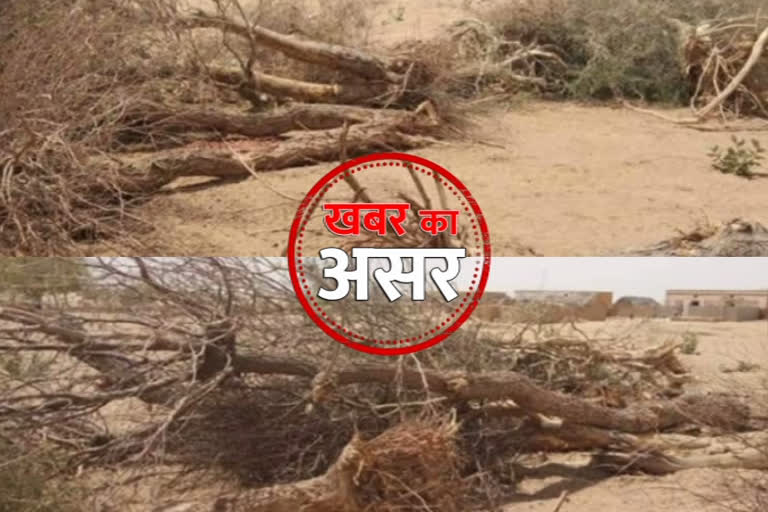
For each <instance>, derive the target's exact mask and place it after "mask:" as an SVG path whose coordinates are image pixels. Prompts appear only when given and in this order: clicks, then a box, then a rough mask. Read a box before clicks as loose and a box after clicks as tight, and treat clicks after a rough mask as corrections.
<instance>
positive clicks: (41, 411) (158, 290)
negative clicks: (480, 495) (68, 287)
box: [0, 258, 764, 511]
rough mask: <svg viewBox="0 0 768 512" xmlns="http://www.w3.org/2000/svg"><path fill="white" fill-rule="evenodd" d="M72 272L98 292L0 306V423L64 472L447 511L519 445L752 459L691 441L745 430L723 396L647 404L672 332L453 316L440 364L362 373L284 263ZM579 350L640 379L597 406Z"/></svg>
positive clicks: (666, 464)
mask: <svg viewBox="0 0 768 512" xmlns="http://www.w3.org/2000/svg"><path fill="white" fill-rule="evenodd" d="M85 264H86V265H88V268H90V269H91V273H92V275H93V276H95V277H97V278H98V281H97V282H99V283H104V284H103V285H98V286H96V285H91V286H95V288H94V289H93V290H91V292H92V293H96V292H98V293H97V294H96V295H94V298H93V299H90V300H91V302H87V303H84V304H80V305H79V306H77V307H69V306H66V305H63V306H55V307H53V306H50V305H46V306H44V307H43V308H42V309H35V308H29V307H26V306H24V305H23V304H16V305H13V304H6V305H3V306H2V307H1V308H0V338H2V341H0V359H2V360H3V361H7V363H4V366H3V368H19V369H25V368H28V367H29V368H31V369H32V370H31V371H32V372H31V373H30V372H29V371H27V370H13V371H10V372H9V371H7V370H0V383H1V384H2V385H1V386H0V423H2V425H3V428H7V429H10V430H9V431H13V432H17V433H19V435H20V436H21V437H20V438H19V439H20V440H22V439H23V440H24V442H26V443H30V446H33V445H34V444H35V443H40V442H49V441H50V440H51V439H53V440H54V442H56V443H57V445H60V446H62V447H64V448H66V451H67V453H68V454H69V456H70V457H71V458H72V461H73V462H72V463H73V465H74V467H78V466H80V465H85V466H93V465H96V466H99V465H103V464H109V465H120V464H125V463H129V464H139V463H142V461H144V460H145V459H146V458H147V457H149V456H152V457H158V458H160V459H163V460H168V461H173V462H175V463H177V464H184V465H190V466H192V467H194V466H203V467H210V465H211V464H212V463H215V464H221V465H222V466H223V467H226V468H228V470H231V471H233V470H235V469H236V468H238V467H240V466H243V472H244V473H245V474H248V475H251V476H249V478H254V477H253V475H259V477H258V478H257V482H258V489H255V490H250V491H247V492H245V493H244V495H243V496H242V497H240V498H238V499H235V501H236V502H238V503H240V504H241V505H243V506H245V505H246V504H247V505H248V506H251V507H253V506H256V505H258V506H261V507H262V508H263V509H264V510H281V508H280V507H282V509H285V510H295V509H296V507H299V506H300V507H306V510H315V511H325V510H350V511H357V510H368V509H370V508H367V507H371V506H381V507H384V508H381V509H377V508H374V509H375V510H393V509H396V508H397V507H405V509H408V507H411V509H414V510H416V509H418V506H419V505H418V504H421V505H420V506H423V503H428V504H430V505H429V506H432V507H437V509H440V510H451V508H450V507H455V509H456V510H465V509H467V507H468V505H466V503H465V502H464V501H463V500H465V499H467V498H469V497H471V493H469V491H467V492H465V491H462V490H460V489H462V487H461V484H460V482H463V481H465V479H466V478H469V477H470V476H471V475H472V474H473V473H475V472H477V471H491V469H490V468H491V467H494V466H493V464H494V461H496V460H503V459H505V458H507V457H510V456H511V454H520V453H526V452H532V451H533V452H535V451H570V450H589V451H593V450H594V451H595V452H598V453H600V454H601V456H600V457H603V458H600V457H598V458H597V459H596V463H600V464H603V465H605V466H606V467H607V466H609V464H608V462H609V461H610V460H613V461H614V462H617V461H627V462H628V461H630V460H631V461H636V464H635V465H634V466H632V465H629V466H627V467H630V468H634V469H636V470H640V471H648V472H668V471H674V470H676V469H684V468H686V467H698V466H701V465H712V466H715V467H750V468H752V467H761V466H762V465H763V464H764V461H763V459H761V458H760V457H759V455H758V454H757V453H753V452H752V451H750V449H749V448H750V447H749V445H745V446H746V448H744V449H742V448H739V447H737V446H735V445H734V447H732V448H729V451H727V452H723V453H721V454H719V455H720V456H718V457H714V456H709V455H708V456H706V457H702V456H701V455H700V454H699V453H697V452H696V451H695V450H696V449H704V450H706V449H707V448H708V446H709V443H710V442H711V440H712V439H713V436H728V435H731V434H733V433H734V432H736V431H743V430H750V429H755V428H759V422H758V423H756V421H757V420H756V418H753V417H752V413H751V410H750V407H749V406H748V404H746V403H744V401H743V400H742V399H739V398H736V397H735V396H732V395H728V394H715V393H710V394H689V393H685V392H684V391H681V393H680V396H678V397H677V398H673V399H668V398H664V397H665V396H666V392H665V388H666V387H667V385H668V383H670V382H679V383H681V384H682V383H684V382H685V380H684V379H680V377H682V376H684V373H681V372H683V371H684V368H681V366H680V362H679V360H677V359H676V357H675V352H676V351H677V350H678V348H679V344H677V343H665V344H662V345H660V346H657V347H652V348H649V349H645V350H624V349H621V348H616V347H614V348H611V347H604V346H602V345H600V344H598V342H596V341H594V340H593V341H591V342H590V341H588V340H580V339H567V338H564V337H558V338H552V337H549V338H544V339H536V340H530V339H529V340H526V341H524V342H522V343H515V342H512V343H507V344H506V345H505V346H500V345H499V342H498V340H492V341H486V340H485V338H477V337H472V336H475V335H477V336H479V334H475V335H473V334H472V332H475V331H472V330H471V326H470V327H469V328H468V329H470V330H467V329H466V328H465V329H464V330H462V331H460V332H457V333H456V334H455V335H454V337H455V340H452V341H454V342H455V345H454V347H453V348H454V349H455V350H454V352H452V353H451V354H453V355H451V354H448V353H446V354H443V355H439V354H438V353H434V354H431V355H433V356H434V358H435V359H426V358H425V359H424V360H423V362H420V361H417V360H414V361H411V359H404V360H400V361H393V362H389V363H378V364H372V363H370V362H369V361H367V360H363V359H360V358H356V357H355V355H354V354H349V353H348V352H344V353H340V355H337V356H334V357H333V358H329V357H328V355H327V352H328V346H327V341H325V340H318V339H317V334H316V332H315V331H314V330H313V329H312V328H311V327H309V326H307V324H306V323H304V320H303V319H304V317H303V315H301V313H300V310H299V309H297V308H298V306H297V305H296V304H295V301H294V300H292V295H291V291H290V290H289V289H287V288H286V284H285V282H284V281H282V280H281V279H280V278H279V275H280V272H284V269H281V268H280V267H275V266H274V263H273V262H270V261H269V260H263V261H262V260H248V259H238V258H169V259H163V258H157V259H155V258H134V259H132V260H131V261H126V260H125V259H120V258H117V259H101V260H92V261H89V262H86V263H85ZM101 286H105V288H104V290H103V291H100V290H101ZM107 298H109V299H110V301H111V302H110V301H107ZM406 320H408V321H409V319H407V318H402V319H401V321H406ZM285 332H291V333H292V336H291V337H289V338H286V336H285ZM480 332H481V331H476V333H480ZM483 336H484V335H483ZM463 337H468V338H467V339H466V340H463V339H462V338H463ZM488 343H490V344H488ZM463 344H466V346H472V347H473V350H474V351H475V352H477V351H483V350H492V351H493V352H494V354H495V357H494V358H493V360H492V363H486V365H488V366H489V367H488V368H481V369H475V370H468V369H466V368H462V365H460V364H457V363H456V361H457V360H458V359H456V358H457V356H459V352H460V351H461V349H462V346H463ZM585 345H586V346H585ZM278 346H280V348H276V347H278ZM502 349H503V350H502ZM554 350H557V352H553V351H554ZM456 351H459V352H456ZM532 352H536V353H539V354H555V353H556V354H557V356H556V357H557V358H558V359H562V360H567V359H568V358H573V362H572V363H571V364H570V365H569V366H563V368H571V369H572V371H573V376H572V378H573V380H572V381H571V382H570V383H569V384H568V386H565V387H564V386H563V383H562V382H558V381H555V380H552V379H550V378H548V377H547V376H546V375H545V374H541V373H540V371H539V370H538V366H539V365H538V364H537V362H536V360H532V359H528V360H526V359H524V358H522V357H521V356H523V355H524V354H530V353H532ZM449 356H450V357H452V358H453V359H451V358H449ZM507 357H508V358H510V359H505V358H507ZM583 358H586V359H595V360H598V361H602V363H601V364H604V365H606V366H604V367H603V371H604V372H606V373H607V374H608V375H609V376H616V375H621V372H622V371H623V369H626V370H627V371H633V372H634V371H640V372H643V373H642V374H643V375H647V376H649V379H650V380H649V384H648V385H649V386H654V387H655V388H652V387H647V388H641V389H639V390H638V391H637V392H636V393H635V394H632V393H624V394H625V399H626V403H623V404H619V403H616V402H614V401H612V400H610V399H609V398H608V397H601V396H600V395H599V394H594V393H593V390H594V389H595V388H599V387H601V386H602V385H603V384H600V383H599V382H597V381H598V380H599V379H600V377H599V376H598V374H594V373H591V372H589V371H585V370H584V368H585V366H584V364H585V363H584V362H583ZM513 360H520V361H523V362H522V363H521V364H520V365H516V366H511V365H509V363H508V361H513ZM525 361H528V362H527V363H526V362H525ZM35 362H38V363H36V364H40V365H41V366H30V365H31V364H32V363H35ZM505 367H507V368H505ZM509 367H512V368H514V370H510V369H509ZM563 371H568V370H563ZM41 372H42V373H41ZM40 375H43V376H44V377H43V378H40ZM651 377H652V378H651ZM667 378H669V379H670V380H665V379H667ZM574 380H575V381H581V382H582V384H581V385H579V386H574V385H573V381H574ZM605 382H606V384H605V385H610V384H609V383H610V379H606V381H605ZM565 389H568V390H570V392H566V391H564V390H565ZM654 389H655V391H656V392H655V393H651V392H652V391H654ZM647 396H654V397H655V398H650V399H649V398H647ZM289 397H290V400H288V404H289V406H288V408H285V406H284V405H281V404H283V403H284V402H286V399H287V398H289ZM125 400H133V402H132V404H133V405H132V406H131V409H132V412H134V413H137V412H139V409H140V407H137V405H136V404H137V403H142V402H143V403H145V404H148V406H151V410H152V411H153V412H152V413H151V414H150V415H149V416H146V417H143V419H142V420H141V421H139V422H137V424H136V425H135V426H134V427H131V428H128V429H125V428H123V429H117V428H115V427H110V426H109V421H107V422H106V424H105V423H104V422H103V421H102V422H101V423H100V422H95V421H91V420H90V419H89V418H91V417H94V416H95V415H102V414H105V413H104V412H103V411H104V410H105V408H108V407H112V406H114V405H115V404H117V403H119V402H121V401H125ZM414 417H416V418H421V420H419V421H416V422H414V421H412V420H411V419H408V418H414ZM425 417H426V418H428V419H426V420H424V418H425ZM429 418H432V419H429ZM435 418H442V419H440V420H435ZM422 420H423V421H422ZM435 421H436V423H435ZM677 431H685V432H687V433H688V434H687V435H686V436H681V435H679V434H676V433H675V432H677ZM211 432H228V435H226V436H211V435H210V434H211ZM354 432H359V434H358V435H355V434H354ZM697 433H698V434H697ZM286 439H288V440H290V441H289V442H288V443H286ZM318 439H320V440H322V441H320V442H318ZM350 439H351V441H350ZM406 439H407V440H408V441H405V440H406ZM45 440H48V441H45ZM251 449H253V450H255V454H253V453H251V452H248V453H244V450H245V451H247V450H251ZM681 450H683V452H681ZM757 451H758V452H759V451H760V450H759V449H757ZM610 456H615V458H614V459H610ZM310 459H314V460H315V463H313V464H311V465H309V466H306V465H304V464H299V465H298V466H296V467H295V468H294V467H293V466H292V464H295V463H296V461H303V460H310ZM468 460H471V464H469V462H467V461H468ZM212 461H215V462H212ZM740 461H741V462H740ZM278 475H279V476H278ZM286 482H289V483H286ZM406 486H407V488H406ZM374 496H377V497H378V498H376V499H374V498H373V497H374ZM233 499H234V498H233ZM441 500H446V501H441ZM238 506H240V505H238ZM345 507H346V508H345ZM386 507H390V508H386ZM257 509H258V508H257Z"/></svg>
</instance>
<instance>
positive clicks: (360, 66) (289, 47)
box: [177, 11, 400, 83]
mask: <svg viewBox="0 0 768 512" xmlns="http://www.w3.org/2000/svg"><path fill="white" fill-rule="evenodd" d="M177 21H178V23H179V24H180V25H181V26H184V27H187V28H195V27H198V28H218V29H220V30H222V31H224V32H230V33H233V34H236V35H239V36H242V37H245V38H247V39H251V40H253V41H254V42H255V43H257V44H260V45H263V46H266V47H268V48H273V49H275V50H278V51H280V52H282V53H284V54H285V55H287V56H288V57H291V58H293V59H296V60H300V61H303V62H308V63H311V64H318V65H320V66H325V67H328V68H331V69H340V70H343V71H346V72H349V73H352V74H354V75H357V76H361V77H363V78H366V79H368V80H374V81H376V80H378V81H384V82H390V83H398V82H399V81H400V78H399V77H398V76H397V75H395V74H392V73H390V72H388V71H387V66H386V65H385V63H384V62H382V61H381V60H379V59H377V58H376V57H373V56H371V55H368V54H366V53H364V52H361V51H359V50H357V49H354V48H348V47H345V46H340V45H334V44H327V43H321V42H318V41H312V40H308V39H299V38H298V37H296V36H289V35H285V34H280V33H278V32H275V31H272V30H269V29H267V28H264V27H260V26H258V25H250V26H246V25H243V24H241V23H238V22H236V21H234V20H232V19H229V18H226V17H223V16H217V15H214V14H209V13H206V12H204V11H197V12H196V13H194V14H192V15H189V16H186V17H180V18H179V19H178V20H177Z"/></svg>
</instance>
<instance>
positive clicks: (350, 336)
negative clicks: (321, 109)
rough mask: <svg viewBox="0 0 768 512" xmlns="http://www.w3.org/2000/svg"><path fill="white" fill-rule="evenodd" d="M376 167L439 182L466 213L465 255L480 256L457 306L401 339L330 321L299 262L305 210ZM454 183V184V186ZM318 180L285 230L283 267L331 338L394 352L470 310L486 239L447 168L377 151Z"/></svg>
mask: <svg viewBox="0 0 768 512" xmlns="http://www.w3.org/2000/svg"><path fill="white" fill-rule="evenodd" d="M414 160H416V162H414ZM430 165H431V166H430ZM382 167H402V168H410V169H413V170H414V171H415V172H417V173H420V174H423V175H424V176H425V177H428V178H433V179H436V180H437V181H438V182H439V183H440V184H442V185H443V186H444V187H446V190H447V191H448V192H449V193H451V194H452V195H454V196H456V197H457V199H458V201H459V204H460V205H461V206H460V207H461V208H462V209H463V212H462V213H463V214H465V215H470V216H471V218H470V229H471V230H472V234H471V238H472V239H474V247H472V248H469V247H468V248H467V253H468V254H467V256H468V257H475V258H481V260H480V263H476V264H475V267H474V269H473V273H472V281H471V284H470V286H469V288H468V290H467V292H466V293H465V294H464V297H457V298H456V299H454V300H459V299H461V300H460V302H459V303H458V305H457V308H456V309H455V310H453V311H452V312H451V314H450V315H448V316H447V317H446V318H445V319H444V320H443V321H442V322H441V323H439V324H438V325H436V326H433V327H432V328H430V329H427V330H425V331H424V332H422V333H419V334H417V335H414V336H411V337H406V338H401V339H372V338H368V337H366V336H363V335H361V334H359V333H356V332H353V331H352V330H350V329H348V328H346V327H344V326H343V325H340V324H339V323H338V322H336V321H335V320H333V319H332V318H331V317H330V315H329V314H328V312H326V311H325V310H323V308H322V307H321V306H320V304H319V303H318V301H317V298H316V297H315V296H314V294H313V293H312V289H311V287H310V284H309V282H308V281H307V276H306V274H305V267H304V260H305V259H306V258H309V257H310V256H306V255H305V254H304V252H303V250H304V247H305V243H304V242H305V233H306V229H307V223H308V222H309V217H310V215H309V214H311V212H314V211H315V210H316V208H318V207H319V206H320V205H321V203H322V201H323V198H324V197H325V195H326V194H327V193H328V191H330V190H331V189H332V188H333V187H334V186H335V185H337V184H339V183H342V182H343V181H344V180H345V179H348V178H349V177H350V176H352V175H355V174H358V175H359V174H361V173H364V172H365V171H367V170H372V169H377V168H378V169H380V168H382ZM457 184H458V185H459V186H456V185H457ZM318 185H320V188H319V189H317V185H316V186H315V189H317V190H315V189H313V191H311V192H310V194H308V195H307V198H306V199H305V201H304V202H303V203H302V206H301V207H300V208H299V211H298V212H297V214H296V218H295V220H294V225H293V228H292V229H291V242H292V243H290V244H289V267H290V269H291V278H292V281H293V284H294V288H296V292H297V294H299V295H300V297H299V298H300V301H301V302H302V304H303V305H304V307H305V309H307V312H308V313H309V314H310V316H311V317H312V318H313V320H315V322H316V323H318V325H319V326H320V327H321V328H323V330H325V331H326V332H327V333H328V334H330V335H331V336H332V337H333V338H334V339H336V340H337V341H342V342H343V343H345V344H347V345H349V346H351V347H352V348H355V349H357V350H362V351H364V352H369V353H376V354H387V355H396V354H403V353H410V352H415V351H417V350H421V349H423V348H427V347H428V346H432V345H434V344H435V343H437V342H439V341H442V339H444V338H445V337H447V336H448V335H450V334H451V333H452V332H453V331H455V330H456V329H457V328H458V327H459V326H460V324H461V323H463V322H464V321H465V320H466V319H467V318H468V316H469V313H471V311H472V310H474V307H475V306H476V305H477V301H478V300H479V299H480V296H481V295H482V291H483V289H484V286H485V281H486V280H487V277H488V272H489V270H490V269H489V267H490V242H489V240H488V238H489V237H488V232H487V228H486V227H485V223H484V221H483V220H482V213H481V212H480V209H479V207H478V206H477V203H476V202H474V200H473V199H472V197H471V194H469V191H468V190H467V189H466V187H464V186H463V185H461V183H460V182H459V181H458V179H456V178H455V177H453V176H451V175H450V174H449V173H448V172H447V171H445V170H444V169H442V168H440V167H439V166H436V165H435V164H433V163H432V162H429V161H427V160H424V159H421V158H418V157H414V156H413V155H406V154H400V153H381V154H378V155H371V156H368V157H364V158H360V159H356V160H351V161H350V162H347V164H345V165H342V166H340V167H337V168H336V169H334V170H333V171H331V172H330V173H329V174H328V175H326V177H325V178H324V179H323V180H321V181H320V182H319V183H318ZM313 192H314V193H313ZM438 338H439V339H438Z"/></svg>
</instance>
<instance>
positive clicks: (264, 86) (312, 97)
mask: <svg viewBox="0 0 768 512" xmlns="http://www.w3.org/2000/svg"><path fill="white" fill-rule="evenodd" d="M208 72H209V74H210V76H211V78H213V79H214V80H216V81H218V82H221V83H225V84H230V85H236V86H238V88H239V90H240V91H241V92H243V91H244V92H245V93H246V94H258V93H266V94H270V95H272V96H276V97H279V98H292V99H294V100H299V101H304V102H307V103H340V104H348V105H355V104H360V105H365V104H374V103H378V104H384V103H385V100H388V101H390V102H391V100H389V98H392V97H394V94H396V93H397V89H396V88H393V87H392V86H391V84H387V83H381V82H379V83H377V82H371V83H365V84H321V83H316V82H306V81H302V80H294V79H291V78H283V77H279V76H275V75H270V74H267V73H262V72H260V71H255V70H251V71H250V73H249V74H250V75H251V76H250V77H249V79H244V78H243V73H242V71H240V70H237V69H224V68H213V67H212V68H209V70H208Z"/></svg>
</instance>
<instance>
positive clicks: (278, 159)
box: [125, 117, 434, 193]
mask: <svg viewBox="0 0 768 512" xmlns="http://www.w3.org/2000/svg"><path fill="white" fill-rule="evenodd" d="M404 119H406V123H407V122H408V121H407V117H404ZM339 133H340V129H336V130H329V131H327V132H325V133H320V134H318V133H317V132H314V133H313V132H300V133H295V134H293V135H291V136H290V137H287V138H285V139H284V140H261V141H252V142H251V141H249V142H248V143H246V144H238V145H234V144H223V143H210V144H205V145H202V144H192V145H189V146H186V147H184V148H180V149H178V150H171V151H164V152H157V153H153V154H150V155H148V156H145V157H143V162H140V163H138V164H135V167H136V168H135V169H133V170H131V169H126V170H125V176H126V180H128V181H129V182H130V183H131V184H132V185H130V187H131V189H134V190H139V191H143V192H145V193H146V192H151V191H153V190H157V189H159V188H161V187H162V186H164V185H167V184H168V183H171V182H173V181H174V180H176V179H178V178H181V177H187V176H208V177H215V178H247V177H249V176H250V175H251V173H250V171H249V170H248V168H246V167H245V166H243V164H242V163H241V159H242V160H244V161H246V162H247V163H248V164H249V165H250V166H251V167H252V168H253V169H255V170H257V171H260V172H261V171H273V170H277V169H284V168H287V167H295V166H300V165H308V164H316V163H319V162H328V161H335V160H336V159H337V158H338V154H339V144H338V140H339V138H338V137H339ZM431 143H434V139H432V138H430V137H427V136H423V135H411V134H409V133H406V132H405V131H399V130H398V128H396V127H394V126H392V125H386V124H384V125H382V124H368V123H366V124H358V125H354V126H351V127H350V128H349V133H348V135H347V148H348V151H349V153H350V155H358V154H362V153H373V152H377V151H387V150H391V149H392V148H398V149H414V148H418V147H424V146H426V145H429V144H431ZM233 149H234V151H236V152H237V154H238V157H234V156H233V155H232V151H233ZM126 188H128V184H126Z"/></svg>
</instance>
